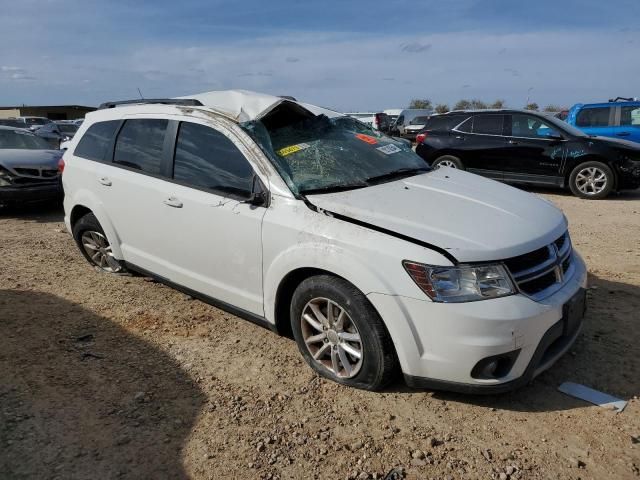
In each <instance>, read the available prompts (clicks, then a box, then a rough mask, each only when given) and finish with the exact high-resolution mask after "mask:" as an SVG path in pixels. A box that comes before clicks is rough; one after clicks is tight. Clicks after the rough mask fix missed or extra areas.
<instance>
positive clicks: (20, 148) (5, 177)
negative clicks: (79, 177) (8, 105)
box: [0, 127, 63, 206]
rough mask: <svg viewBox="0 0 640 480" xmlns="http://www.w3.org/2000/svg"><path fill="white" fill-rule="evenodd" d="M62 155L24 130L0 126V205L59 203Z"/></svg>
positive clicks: (60, 196) (44, 141)
mask: <svg viewBox="0 0 640 480" xmlns="http://www.w3.org/2000/svg"><path fill="white" fill-rule="evenodd" d="M62 153H63V152H62V151H60V150H52V149H51V147H50V145H49V143H48V142H47V141H46V140H43V139H42V138H40V137H38V136H36V135H34V134H33V133H31V132H29V131H28V130H25V129H21V128H11V127H0V206H7V205H21V204H25V203H33V202H42V201H59V200H60V199H61V198H62V185H61V182H60V173H59V171H58V162H59V160H60V158H61V157H62Z"/></svg>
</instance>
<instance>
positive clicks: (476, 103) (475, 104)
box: [471, 98, 487, 110]
mask: <svg viewBox="0 0 640 480" xmlns="http://www.w3.org/2000/svg"><path fill="white" fill-rule="evenodd" d="M471 108H472V109H473V110H484V109H485V108H487V104H486V103H484V102H483V101H482V100H478V99H477V98H474V99H473V100H471Z"/></svg>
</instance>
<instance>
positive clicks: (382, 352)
mask: <svg viewBox="0 0 640 480" xmlns="http://www.w3.org/2000/svg"><path fill="white" fill-rule="evenodd" d="M290 314H291V327H292V330H293V336H294V338H295V340H296V343H297V344H298V349H299V350H300V353H301V354H302V356H303V357H304V359H305V360H306V362H307V363H308V364H309V365H310V366H311V368H313V369H314V370H315V371H316V372H318V373H319V374H320V375H322V376H324V377H327V378H329V379H331V380H333V381H336V382H338V383H342V384H344V385H348V386H351V387H357V388H363V389H366V390H378V389H380V388H382V387H384V386H385V385H387V384H388V383H389V382H390V381H391V380H392V378H393V374H394V372H395V371H396V369H397V359H396V353H395V350H394V348H393V343H392V341H391V337H390V336H389V333H388V332H387V329H386V327H385V326H384V323H383V322H382V319H381V318H380V316H379V315H378V313H377V312H376V311H375V309H374V308H373V306H372V305H371V304H370V303H369V301H368V300H367V298H366V297H365V296H364V295H363V294H362V292H360V291H359V290H358V289H357V288H355V287H354V286H353V285H352V284H350V283H349V282H347V281H346V280H344V279H341V278H337V277H333V276H330V275H319V276H315V277H311V278H308V279H306V280H304V281H303V282H302V283H301V284H300V285H299V286H298V288H296V291H295V292H294V294H293V298H292V301H291V311H290Z"/></svg>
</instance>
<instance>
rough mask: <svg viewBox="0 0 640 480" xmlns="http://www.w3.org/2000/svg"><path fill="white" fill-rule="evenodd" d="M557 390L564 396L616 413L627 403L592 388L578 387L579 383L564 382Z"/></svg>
mask: <svg viewBox="0 0 640 480" xmlns="http://www.w3.org/2000/svg"><path fill="white" fill-rule="evenodd" d="M558 390H559V391H561V392H562V393H564V394H567V395H571V396H572V397H576V398H579V399H581V400H585V401H587V402H589V403H593V404H594V405H598V406H599V407H604V408H609V409H615V410H616V411H618V413H619V412H622V411H623V410H624V407H626V406H627V402H626V401H625V400H621V399H620V398H616V397H613V396H611V395H609V394H607V393H603V392H599V391H598V390H594V389H593V388H589V387H586V386H584V385H580V384H579V383H573V382H564V383H563V384H562V385H560V386H559V387H558Z"/></svg>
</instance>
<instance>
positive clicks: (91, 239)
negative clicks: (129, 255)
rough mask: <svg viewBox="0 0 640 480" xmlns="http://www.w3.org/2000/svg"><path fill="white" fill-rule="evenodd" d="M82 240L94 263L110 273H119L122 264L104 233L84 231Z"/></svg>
mask: <svg viewBox="0 0 640 480" xmlns="http://www.w3.org/2000/svg"><path fill="white" fill-rule="evenodd" d="M80 240H81V242H82V248H84V251H85V252H86V254H87V255H88V256H89V258H90V259H91V261H92V262H93V263H94V265H96V266H97V267H99V268H101V269H102V270H104V271H105V272H109V273H117V272H119V271H120V270H122V266H121V265H120V263H119V262H118V260H116V258H115V257H114V256H113V252H112V251H111V245H110V244H109V241H108V240H107V238H106V237H105V236H104V235H103V234H102V233H100V232H96V231H91V230H87V231H85V232H83V233H82V237H81V239H80Z"/></svg>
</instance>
